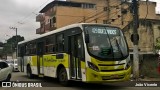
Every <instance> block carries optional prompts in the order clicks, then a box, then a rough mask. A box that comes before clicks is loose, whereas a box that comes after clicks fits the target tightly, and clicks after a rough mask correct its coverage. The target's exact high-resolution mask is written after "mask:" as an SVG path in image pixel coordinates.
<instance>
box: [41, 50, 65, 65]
mask: <svg viewBox="0 0 160 90" xmlns="http://www.w3.org/2000/svg"><path fill="white" fill-rule="evenodd" d="M43 62H44V67H58V65H59V64H62V65H64V67H65V68H68V54H66V53H64V58H63V59H56V54H49V55H44V56H43Z"/></svg>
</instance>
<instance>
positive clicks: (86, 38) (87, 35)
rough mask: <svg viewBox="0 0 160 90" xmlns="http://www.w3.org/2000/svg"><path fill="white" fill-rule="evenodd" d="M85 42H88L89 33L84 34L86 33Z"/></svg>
mask: <svg viewBox="0 0 160 90" xmlns="http://www.w3.org/2000/svg"><path fill="white" fill-rule="evenodd" d="M85 42H86V43H89V34H86V35H85Z"/></svg>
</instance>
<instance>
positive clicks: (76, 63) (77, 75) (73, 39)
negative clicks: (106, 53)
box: [68, 34, 82, 79]
mask: <svg viewBox="0 0 160 90" xmlns="http://www.w3.org/2000/svg"><path fill="white" fill-rule="evenodd" d="M80 40H81V36H80V35H79V34H78V35H74V36H69V45H68V50H69V54H70V61H69V63H70V64H69V65H70V69H69V70H70V76H71V79H81V78H82V75H81V59H80V51H81V50H79V44H78V43H79V41H80Z"/></svg>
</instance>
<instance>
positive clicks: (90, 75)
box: [86, 67, 131, 83]
mask: <svg viewBox="0 0 160 90" xmlns="http://www.w3.org/2000/svg"><path fill="white" fill-rule="evenodd" d="M86 71H87V76H86V78H87V80H86V82H90V83H104V82H117V81H127V80H129V79H130V75H131V67H130V68H128V69H127V70H122V71H115V72H96V71H94V70H92V69H90V68H87V69H86ZM113 75H118V76H121V75H124V77H123V78H121V79H114V78H111V77H112V76H113ZM102 77H108V80H103V79H102Z"/></svg>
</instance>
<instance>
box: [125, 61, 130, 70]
mask: <svg viewBox="0 0 160 90" xmlns="http://www.w3.org/2000/svg"><path fill="white" fill-rule="evenodd" d="M130 66H131V61H130V60H129V61H128V62H127V65H126V67H125V70H127V69H128V68H129V67H130Z"/></svg>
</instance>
